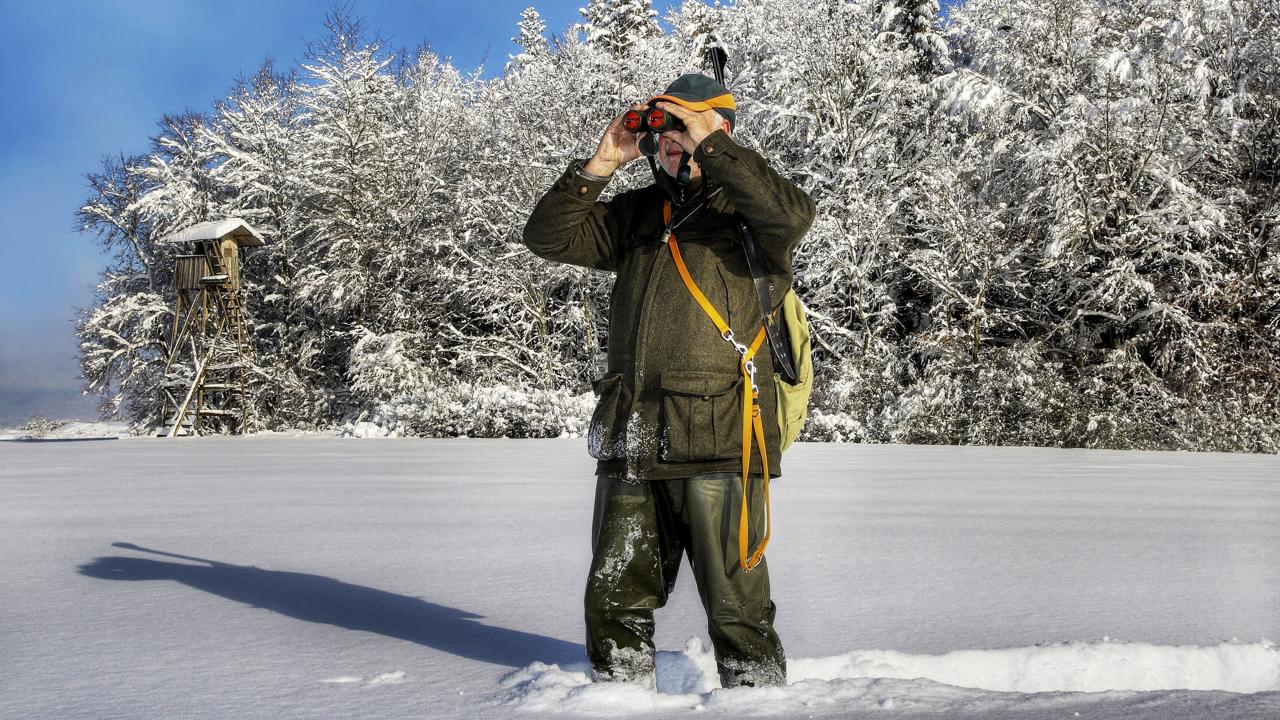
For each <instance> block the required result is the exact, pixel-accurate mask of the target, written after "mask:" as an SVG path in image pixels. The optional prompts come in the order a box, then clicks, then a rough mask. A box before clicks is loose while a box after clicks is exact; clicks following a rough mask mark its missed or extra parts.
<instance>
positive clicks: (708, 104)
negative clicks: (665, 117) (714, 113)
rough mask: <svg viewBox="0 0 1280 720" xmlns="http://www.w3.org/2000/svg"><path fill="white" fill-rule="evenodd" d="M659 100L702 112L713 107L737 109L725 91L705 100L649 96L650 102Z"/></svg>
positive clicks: (672, 96) (731, 97)
mask: <svg viewBox="0 0 1280 720" xmlns="http://www.w3.org/2000/svg"><path fill="white" fill-rule="evenodd" d="M659 100H666V101H667V102H673V103H675V104H677V105H679V106H681V107H685V108H688V109H690V110H693V111H694V112H703V111H706V110H713V109H715V108H724V109H725V110H737V109H738V103H736V102H734V101H733V95H731V94H729V93H725V94H724V95H717V96H716V97H713V98H709V99H707V100H700V101H699V100H685V99H684V98H678V97H676V96H674V95H654V96H653V97H651V98H649V102H650V103H653V102H657V101H659Z"/></svg>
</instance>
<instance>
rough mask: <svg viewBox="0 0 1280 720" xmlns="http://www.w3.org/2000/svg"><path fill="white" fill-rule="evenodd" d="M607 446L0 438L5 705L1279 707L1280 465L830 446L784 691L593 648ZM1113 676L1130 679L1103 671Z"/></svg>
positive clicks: (800, 478) (689, 645)
mask: <svg viewBox="0 0 1280 720" xmlns="http://www.w3.org/2000/svg"><path fill="white" fill-rule="evenodd" d="M591 469H592V466H591V461H590V459H589V458H587V457H586V456H585V453H584V449H583V442H582V441H581V440H548V441H514V440H507V441H490V440H468V439H459V440H412V439H386V440H372V439H365V440H350V439H348V440H344V439H339V438H329V437H316V436H299V437H293V436H284V435H272V436H258V437H250V438H201V439H178V440H165V439H154V438H138V439H128V438H126V439H121V440H112V441H102V442H95V441H84V442H74V443H10V442H5V443H0V568H2V570H0V717H3V718H32V717H41V718H44V717H56V718H176V717H183V718H226V717H237V718H272V719H273V720H275V719H277V718H293V717H334V718H338V717H341V718H348V717H359V718H410V717H414V718H417V717H458V718H463V717H468V718H470V717H492V718H498V717H509V716H511V715H512V714H514V713H517V712H518V713H519V714H520V715H521V716H527V717H537V716H542V715H546V716H551V715H566V714H585V715H625V714H629V713H644V714H646V715H650V716H654V715H656V716H663V717H666V716H671V717H687V716H695V715H696V716H707V715H714V716H722V717H730V716H731V717H741V716H743V715H775V716H786V717H803V716H846V717H861V716H874V717H893V718H914V717H923V716H933V717H937V716H938V715H939V714H944V715H945V716H947V717H1019V718H1050V717H1052V718H1058V717H1068V718H1070V717H1074V716H1075V715H1074V713H1080V716H1081V717H1090V718H1122V717H1124V718H1130V717H1136V718H1186V719H1190V718H1197V719H1198V718H1204V717H1224V718H1276V717H1280V652H1278V651H1277V648H1276V647H1275V645H1273V644H1271V643H1270V641H1272V640H1280V520H1278V519H1277V518H1280V459H1277V458H1276V457H1274V456H1249V455H1222V454H1191V453H1138V452H1107V451H1079V450H1073V451H1068V450H1051V449H1036V448H955V447H908V446H861V445H807V444H802V445H799V446H797V447H796V448H795V449H794V450H792V451H789V452H788V456H787V469H788V473H789V475H788V477H786V478H784V479H782V480H781V481H778V482H777V483H776V484H775V488H774V493H773V496H774V518H775V522H776V526H775V532H774V541H773V544H772V545H771V546H770V550H769V562H770V567H771V572H772V579H773V586H774V591H775V600H776V601H777V603H778V605H779V615H778V630H779V633H780V634H781V636H782V638H783V641H784V643H785V644H786V646H787V650H788V655H789V657H790V663H789V675H790V681H791V683H792V684H791V685H790V686H788V687H786V688H772V689H739V690H732V691H724V690H719V689H717V688H716V684H717V683H716V681H715V673H714V663H713V661H712V659H711V656H710V653H709V651H708V650H707V649H706V647H705V632H704V631H703V627H702V625H703V621H702V617H701V614H702V613H701V608H700V607H699V606H698V601H697V595H696V593H695V592H694V591H693V588H692V587H691V586H690V582H691V581H690V580H689V579H688V578H683V579H682V582H681V583H680V584H679V586H678V587H677V592H676V594H675V596H674V597H673V598H672V600H671V603H670V605H669V606H668V607H667V608H666V609H664V610H662V611H660V612H659V614H658V626H659V630H658V646H659V648H660V649H661V650H663V652H662V653H661V654H660V657H659V692H657V693H654V692H651V691H646V690H642V689H639V688H633V687H626V686H608V685H598V684H592V683H589V682H588V681H587V676H586V674H585V669H586V668H585V666H584V665H583V664H582V645H581V640H580V636H581V634H582V621H581V593H582V587H583V583H584V580H585V573H586V569H587V565H588V553H589V548H588V547H587V542H586V540H587V536H588V534H589V519H590V518H589V516H590V511H591V491H592V479H591ZM1104 690H1110V691H1109V692H1101V691H1104Z"/></svg>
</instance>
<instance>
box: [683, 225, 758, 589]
mask: <svg viewBox="0 0 1280 720" xmlns="http://www.w3.org/2000/svg"><path fill="white" fill-rule="evenodd" d="M662 221H663V222H664V223H667V224H669V223H670V222H671V203H670V202H664V203H663V204H662ZM667 246H668V247H670V248H671V257H672V258H673V259H674V260H675V263H676V270H677V271H679V273H680V279H681V280H684V286H685V287H686V288H688V290H689V294H690V295H692V296H693V299H694V300H696V301H697V303H698V305H699V306H701V307H702V311H703V312H705V313H706V314H707V317H709V318H711V322H713V323H715V326H716V329H717V330H719V331H720V334H721V335H725V334H727V333H728V332H729V324H728V323H726V322H725V321H724V318H722V317H720V313H718V312H716V309H715V307H714V306H713V305H712V304H711V301H710V300H707V296H706V295H703V294H702V291H701V290H699V289H698V285H697V283H695V282H694V281H693V277H692V276H690V275H689V269H688V268H687V267H685V264H684V258H682V257H681V256H680V247H679V244H678V243H677V242H676V236H675V234H674V233H671V232H668V233H667ZM764 339H765V330H764V325H761V326H760V331H759V332H757V333H756V337H755V340H753V341H752V342H751V345H750V347H748V348H747V353H746V354H745V355H743V356H742V357H741V358H740V359H739V361H738V367H739V368H740V369H741V370H742V378H743V387H742V511H741V512H740V513H739V516H738V567H740V568H742V570H743V572H751V571H752V570H754V569H755V568H756V566H757V565H759V564H760V561H761V560H763V559H764V549H765V548H766V547H768V546H769V536H770V535H771V534H772V533H773V518H772V508H771V507H770V504H769V453H768V450H767V449H766V447H765V442H764V426H763V425H762V424H761V420H760V402H759V400H760V396H759V393H758V392H756V391H754V390H753V389H752V388H751V373H749V372H748V371H747V362H748V361H749V360H751V358H753V357H755V354H756V351H757V350H759V349H760V346H761V345H762V344H763V343H764ZM753 430H754V434H755V440H756V447H757V452H759V454H760V467H761V469H762V470H763V471H764V513H765V531H764V538H763V539H761V541H760V546H759V547H758V548H756V550H755V552H753V553H750V555H749V556H748V551H749V549H750V540H749V531H750V515H751V512H750V506H749V497H750V493H749V490H750V486H749V483H750V478H751V439H752V432H753Z"/></svg>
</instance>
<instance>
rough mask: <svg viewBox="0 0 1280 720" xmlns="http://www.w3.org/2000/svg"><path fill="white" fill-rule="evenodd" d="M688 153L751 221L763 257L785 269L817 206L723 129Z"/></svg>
mask: <svg viewBox="0 0 1280 720" xmlns="http://www.w3.org/2000/svg"><path fill="white" fill-rule="evenodd" d="M693 159H694V160H697V161H698V165H700V166H701V167H702V174H703V176H704V177H705V178H707V180H708V181H710V182H714V183H716V184H717V185H720V186H721V187H723V188H724V190H723V192H724V193H725V194H727V195H728V198H729V201H730V202H732V203H733V206H734V209H735V210H736V211H737V212H738V214H739V215H741V216H742V217H743V219H745V220H746V221H747V224H748V225H750V226H751V234H752V236H753V238H754V239H755V241H756V245H757V247H758V248H759V250H760V254H761V256H762V257H763V259H764V261H765V262H766V263H770V264H772V265H773V268H774V271H775V272H783V273H786V274H787V275H790V273H791V255H792V253H793V252H794V251H795V249H796V246H797V245H799V244H800V240H801V238H803V237H804V234H805V232H807V231H808V230H809V226H810V225H812V224H813V217H814V214H815V212H816V208H815V207H814V204H813V200H812V199H811V198H810V197H809V195H808V194H807V193H805V191H803V190H801V189H800V188H798V187H796V185H795V183H793V182H791V181H790V180H787V179H786V178H784V177H782V176H781V175H779V174H778V173H777V172H776V171H775V170H774V169H773V168H771V167H769V163H767V162H765V159H764V158H763V157H760V154H759V153H757V152H755V151H753V150H750V149H748V148H746V147H743V146H742V145H739V144H737V143H735V142H734V141H733V139H732V138H731V137H729V135H728V134H727V133H725V132H724V131H723V130H717V131H715V132H714V133H712V134H710V135H708V136H707V137H705V138H703V140H702V142H701V143H700V144H699V145H698V147H697V148H695V149H694V152H693Z"/></svg>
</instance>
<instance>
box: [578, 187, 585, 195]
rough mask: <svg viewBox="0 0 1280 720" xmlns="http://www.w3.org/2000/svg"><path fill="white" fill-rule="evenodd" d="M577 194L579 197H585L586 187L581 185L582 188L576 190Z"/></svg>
mask: <svg viewBox="0 0 1280 720" xmlns="http://www.w3.org/2000/svg"><path fill="white" fill-rule="evenodd" d="M578 194H579V195H586V194H587V186H586V185H582V186H580V187H579V188H578Z"/></svg>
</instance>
